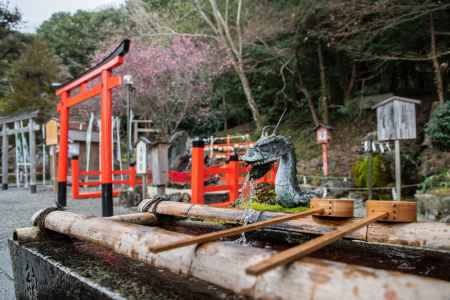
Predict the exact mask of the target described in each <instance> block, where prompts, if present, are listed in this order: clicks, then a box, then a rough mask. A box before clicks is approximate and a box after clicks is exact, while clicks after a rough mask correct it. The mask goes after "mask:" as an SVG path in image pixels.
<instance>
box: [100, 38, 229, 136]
mask: <svg viewBox="0 0 450 300" xmlns="http://www.w3.org/2000/svg"><path fill="white" fill-rule="evenodd" d="M106 53H107V51H105V52H102V53H99V54H98V55H97V56H96V57H97V60H98V59H100V58H101V57H104V56H105V55H106ZM229 65H230V64H229V60H228V59H227V58H226V56H224V55H223V53H222V52H221V51H220V50H219V49H217V48H216V47H214V46H213V45H211V44H209V43H207V42H205V41H201V40H198V39H197V40H195V39H193V38H192V37H183V36H175V37H172V38H170V40H169V41H168V43H167V44H165V45H163V44H162V43H159V44H155V43H153V44H152V43H148V42H144V41H139V40H133V39H132V43H131V48H130V52H129V53H128V55H127V57H126V59H125V63H124V65H123V66H121V67H120V68H118V69H117V74H118V75H122V76H123V75H125V74H131V75H132V76H133V81H134V88H135V97H134V99H135V100H136V101H135V103H132V106H133V110H134V111H135V112H136V113H137V114H138V115H139V116H140V117H142V118H148V119H150V120H152V121H153V122H154V124H155V125H156V126H157V127H158V129H160V130H161V132H162V133H163V134H164V135H165V136H166V137H170V135H172V134H173V133H174V132H175V131H176V130H177V128H178V127H179V126H180V124H181V123H182V122H183V121H184V120H186V118H187V117H189V119H190V120H193V121H194V122H202V121H204V120H206V119H208V117H210V114H211V113H212V112H211V110H210V105H209V99H208V96H209V95H211V92H212V89H211V82H212V79H213V78H214V77H215V76H216V75H217V74H219V73H221V72H223V71H224V70H225V69H226V68H228V66H229ZM121 94H122V92H120V91H119V94H118V95H117V96H118V97H115V100H114V101H115V105H114V106H115V107H114V109H115V110H116V111H117V110H121V111H122V112H123V107H124V106H123V104H124V101H123V100H124V98H125V97H123V95H121ZM117 98H120V99H122V101H116V100H117Z"/></svg>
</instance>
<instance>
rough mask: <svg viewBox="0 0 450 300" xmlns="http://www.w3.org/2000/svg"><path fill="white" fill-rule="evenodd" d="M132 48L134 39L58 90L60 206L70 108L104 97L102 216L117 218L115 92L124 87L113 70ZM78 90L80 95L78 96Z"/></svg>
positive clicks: (63, 200)
mask: <svg viewBox="0 0 450 300" xmlns="http://www.w3.org/2000/svg"><path fill="white" fill-rule="evenodd" d="M129 48H130V40H128V39H126V40H123V41H122V43H121V44H120V45H119V46H118V47H117V48H116V49H115V50H114V51H113V52H112V53H111V54H109V55H108V56H107V57H105V58H104V59H103V60H102V61H101V62H100V63H99V64H97V65H96V66H94V67H92V68H90V69H89V70H87V71H86V72H85V73H83V74H82V75H81V76H80V77H79V78H77V79H74V80H72V81H70V82H67V83H65V84H63V85H62V86H61V87H60V88H58V90H57V91H56V95H58V96H59V97H60V98H61V101H60V102H59V103H58V106H57V111H58V112H59V114H60V129H59V130H60V139H59V156H58V178H57V180H58V198H57V205H58V206H59V207H65V206H66V205H67V173H68V139H69V118H70V115H69V113H70V108H71V107H72V106H75V105H77V104H80V103H82V102H84V101H86V100H88V99H89V98H92V97H95V96H98V95H100V110H101V139H100V149H101V158H100V165H101V167H100V182H101V185H102V191H101V195H102V215H103V216H112V215H113V175H112V174H113V166H112V136H111V131H112V130H111V129H112V122H111V118H112V89H113V88H115V87H118V86H120V85H121V84H122V78H121V77H120V76H114V75H113V74H112V71H113V69H114V68H116V67H118V66H120V65H121V64H123V62H124V56H125V55H126V54H127V53H128V50H129ZM97 78H100V79H101V81H100V83H98V84H96V85H95V86H94V87H90V88H88V84H89V83H90V82H93V81H94V80H96V79H97ZM76 90H78V93H76Z"/></svg>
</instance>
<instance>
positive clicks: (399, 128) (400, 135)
mask: <svg viewBox="0 0 450 300" xmlns="http://www.w3.org/2000/svg"><path fill="white" fill-rule="evenodd" d="M417 104H420V101H418V100H414V99H408V98H402V97H397V96H394V97H390V98H388V99H386V100H384V101H382V102H380V103H378V104H377V105H375V106H373V108H374V109H376V110H377V134H378V140H379V141H392V140H409V139H415V138H416V105H417Z"/></svg>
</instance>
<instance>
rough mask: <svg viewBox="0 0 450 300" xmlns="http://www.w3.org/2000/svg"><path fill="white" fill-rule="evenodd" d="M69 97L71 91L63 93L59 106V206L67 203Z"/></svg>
mask: <svg viewBox="0 0 450 300" xmlns="http://www.w3.org/2000/svg"><path fill="white" fill-rule="evenodd" d="M68 97H69V92H64V93H63V94H62V95H61V101H62V104H61V105H60V107H59V113H60V120H59V121H60V125H59V139H60V140H59V153H58V198H57V206H58V207H65V206H66V205H67V160H68V151H69V145H68V143H69V107H67V106H66V105H65V104H64V102H65V101H66V99H67V98H68Z"/></svg>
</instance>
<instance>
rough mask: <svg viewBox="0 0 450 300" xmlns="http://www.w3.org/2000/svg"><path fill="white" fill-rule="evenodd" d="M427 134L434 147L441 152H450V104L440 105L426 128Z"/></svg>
mask: <svg viewBox="0 0 450 300" xmlns="http://www.w3.org/2000/svg"><path fill="white" fill-rule="evenodd" d="M425 133H426V134H427V135H428V136H429V137H430V138H431V141H432V142H433V145H434V146H436V147H438V148H439V149H441V150H450V102H448V101H447V102H445V103H443V104H441V105H439V107H438V108H436V110H435V111H434V112H433V114H432V115H431V117H430V121H429V122H428V124H427V126H426V127H425Z"/></svg>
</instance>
